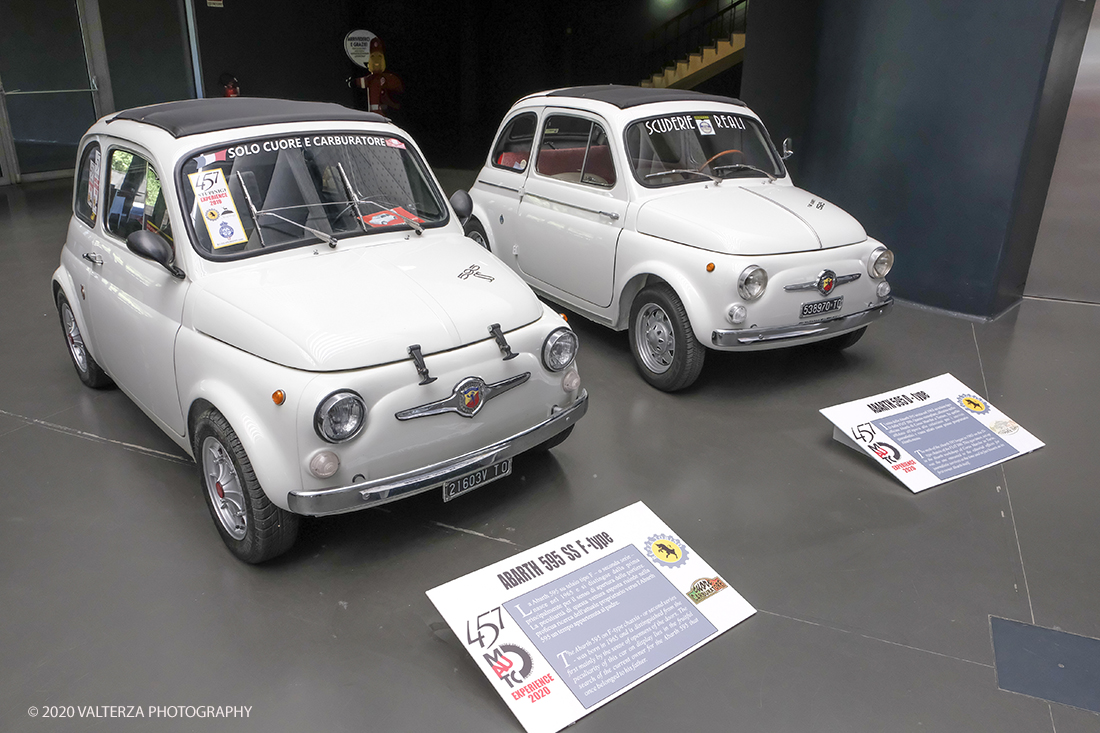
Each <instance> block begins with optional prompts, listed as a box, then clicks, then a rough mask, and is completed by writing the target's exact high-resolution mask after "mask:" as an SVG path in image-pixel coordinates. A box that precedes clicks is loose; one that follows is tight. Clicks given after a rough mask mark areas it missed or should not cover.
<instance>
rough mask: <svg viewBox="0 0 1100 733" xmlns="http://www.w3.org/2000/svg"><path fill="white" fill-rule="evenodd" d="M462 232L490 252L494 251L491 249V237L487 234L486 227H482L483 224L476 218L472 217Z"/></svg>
mask: <svg viewBox="0 0 1100 733" xmlns="http://www.w3.org/2000/svg"><path fill="white" fill-rule="evenodd" d="M462 231H463V233H464V234H465V235H466V236H467V237H469V238H470V239H472V240H474V241H475V242H477V243H478V244H480V245H481V246H482V247H484V248H485V249H487V250H489V251H490V252H492V251H493V250H492V248H491V247H489V235H487V234H486V233H485V227H483V226H481V222H480V221H478V220H477V219H475V218H474V217H472V216H471V217H470V218H469V219H467V220H466V223H465V224H464V225H463V226H462Z"/></svg>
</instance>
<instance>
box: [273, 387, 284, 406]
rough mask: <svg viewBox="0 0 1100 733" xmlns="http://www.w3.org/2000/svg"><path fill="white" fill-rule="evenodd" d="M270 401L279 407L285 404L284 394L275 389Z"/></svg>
mask: <svg viewBox="0 0 1100 733" xmlns="http://www.w3.org/2000/svg"><path fill="white" fill-rule="evenodd" d="M271 401H272V402H274V403H275V404H276V405H281V404H283V403H284V402H286V392H284V391H282V390H281V389H277V390H275V391H274V392H272V393H271Z"/></svg>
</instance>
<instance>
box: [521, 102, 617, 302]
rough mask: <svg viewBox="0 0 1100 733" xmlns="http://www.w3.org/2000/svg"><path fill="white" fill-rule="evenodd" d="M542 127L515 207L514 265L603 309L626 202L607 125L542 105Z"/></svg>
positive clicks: (608, 297) (609, 293) (609, 292)
mask: <svg viewBox="0 0 1100 733" xmlns="http://www.w3.org/2000/svg"><path fill="white" fill-rule="evenodd" d="M541 128H542V129H541V135H540V138H539V147H538V151H537V153H536V158H535V165H534V170H533V171H532V172H531V173H530V175H529V176H528V178H527V183H526V185H525V186H524V190H523V196H522V199H521V201H520V204H519V220H520V221H519V227H518V228H519V232H518V236H517V240H518V243H519V251H518V258H519V259H518V262H519V267H520V269H521V270H522V271H523V272H524V273H526V274H527V275H529V276H531V277H533V278H535V279H537V280H541V281H542V282H544V283H547V284H548V285H551V286H553V287H554V288H557V289H558V290H561V291H563V292H565V293H568V294H570V295H573V296H576V297H577V298H580V299H582V300H585V301H587V302H589V303H592V304H594V305H597V306H601V307H606V306H608V305H610V304H611V296H612V291H613V286H614V279H615V248H616V245H617V243H618V239H619V234H620V233H621V232H622V221H623V217H624V216H625V215H626V206H627V201H626V185H625V183H623V182H620V181H619V175H618V174H617V171H616V166H615V160H614V159H615V156H614V154H613V153H614V148H613V147H612V144H611V141H610V140H609V139H608V136H607V133H606V130H607V126H606V123H604V122H603V121H602V120H600V119H598V118H597V117H595V116H594V115H589V114H586V113H583V112H577V111H573V110H570V111H564V110H554V109H548V110H547V113H546V115H545V116H544V118H543V122H542V125H541Z"/></svg>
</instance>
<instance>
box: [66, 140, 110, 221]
mask: <svg viewBox="0 0 1100 733" xmlns="http://www.w3.org/2000/svg"><path fill="white" fill-rule="evenodd" d="M102 158H103V153H102V152H101V151H100V149H99V143H92V144H91V145H89V146H88V147H87V148H85V149H84V158H83V159H82V160H81V161H80V174H79V175H78V176H77V177H76V200H75V201H74V202H73V211H74V212H75V213H76V215H77V216H78V217H80V220H81V221H83V222H84V223H85V224H87V225H88V226H95V220H96V217H98V216H99V181H100V175H99V174H100V171H101V170H102V165H101V164H100V163H101V161H102Z"/></svg>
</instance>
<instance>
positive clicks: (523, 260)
mask: <svg viewBox="0 0 1100 733" xmlns="http://www.w3.org/2000/svg"><path fill="white" fill-rule="evenodd" d="M783 147H784V152H783V153H782V154H780V153H779V152H778V151H776V149H775V147H774V146H773V144H772V142H771V140H770V138H769V137H768V134H767V132H766V131H765V129H764V126H763V124H762V123H761V122H760V119H759V118H758V117H757V116H756V115H755V114H754V113H753V112H752V111H751V110H750V109H749V108H748V107H746V106H745V105H744V103H742V102H740V101H738V100H736V99H731V98H728V97H720V96H715V95H710V94H702V93H699V92H693V91H684V90H677V89H643V88H639V87H626V86H613V85H608V86H590V87H574V88H570V89H559V90H556V91H550V92H545V93H540V94H533V95H531V96H528V97H524V98H523V99H521V100H519V101H518V102H516V104H515V105H513V106H512V109H511V110H510V111H509V112H508V114H507V115H506V116H505V118H504V120H503V122H502V123H501V126H500V128H499V130H498V132H497V136H496V142H495V143H494V145H493V148H492V150H491V152H490V154H489V157H488V159H487V160H486V162H485V166H484V167H483V168H482V169H481V171H480V172H479V174H478V177H477V181H476V183H475V184H474V186H473V188H472V190H471V191H470V194H471V197H472V198H473V201H474V216H473V217H471V218H470V219H469V220H468V221H467V223H466V233H467V235H468V236H470V237H471V238H473V239H474V240H475V241H477V242H478V243H480V244H481V245H482V246H484V247H486V248H488V249H490V250H491V251H492V252H493V253H494V254H495V255H497V256H498V257H499V258H500V259H502V260H503V261H504V262H505V263H506V264H507V265H508V266H510V267H511V268H513V269H514V270H515V271H516V272H517V273H519V274H520V275H521V276H522V277H523V278H524V280H526V281H527V283H528V284H529V285H531V287H533V288H534V289H535V290H536V291H538V292H539V293H540V294H542V295H544V296H545V297H547V298H549V299H550V300H552V301H555V302H557V303H561V304H564V305H566V306H568V307H569V308H571V309H573V310H575V311H577V312H578V313H580V314H582V315H584V316H586V317H587V318H589V319H591V320H593V321H595V322H597V323H601V324H603V325H605V326H609V327H611V328H613V329H615V330H620V331H621V330H624V329H625V330H627V331H629V334H630V346H631V350H632V352H633V354H634V357H635V361H636V363H637V366H638V369H639V371H640V373H641V374H642V376H643V377H644V378H645V379H646V380H647V381H648V382H649V383H650V384H652V385H653V386H655V387H657V388H659V389H663V390H667V391H674V390H678V389H683V388H684V387H687V386H688V385H690V384H692V383H693V382H694V381H695V379H696V378H697V377H698V375H699V372H700V370H701V369H702V367H703V359H704V356H705V354H706V348H711V349H716V350H720V351H737V350H753V349H773V348H778V347H784V346H794V345H796V344H805V343H810V342H814V341H825V340H828V343H829V344H830V345H833V346H836V347H839V348H844V347H848V346H851V345H852V344H854V343H855V342H856V341H857V340H859V338H860V337H861V336H862V335H863V333H864V331H865V330H866V327H867V324H869V323H871V322H872V321H874V320H876V319H878V318H880V317H882V316H883V315H885V314H886V312H887V311H888V310H889V309H890V307H891V305H892V304H893V299H892V298H891V297H890V285H889V283H888V282H887V281H886V275H887V273H888V272H889V271H890V268H891V266H892V265H893V254H892V253H891V252H890V250H889V249H887V248H886V247H885V246H883V245H882V244H881V243H880V242H877V241H875V240H874V239H872V238H870V237H868V236H867V233H866V232H865V231H864V230H863V227H861V226H860V224H859V222H858V221H856V220H855V219H854V218H852V217H851V216H849V215H848V214H847V213H845V212H844V211H842V210H841V209H840V208H839V207H837V206H835V205H834V204H831V203H829V202H827V201H825V200H823V199H822V198H821V197H820V196H816V195H814V194H812V193H810V192H809V191H804V190H803V189H800V188H797V187H795V185H794V184H793V183H792V181H791V177H790V175H788V173H787V171H786V168H785V166H784V165H783V159H784V158H785V157H787V156H788V155H789V154H790V149H789V141H787V142H785V143H784V146H783Z"/></svg>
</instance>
